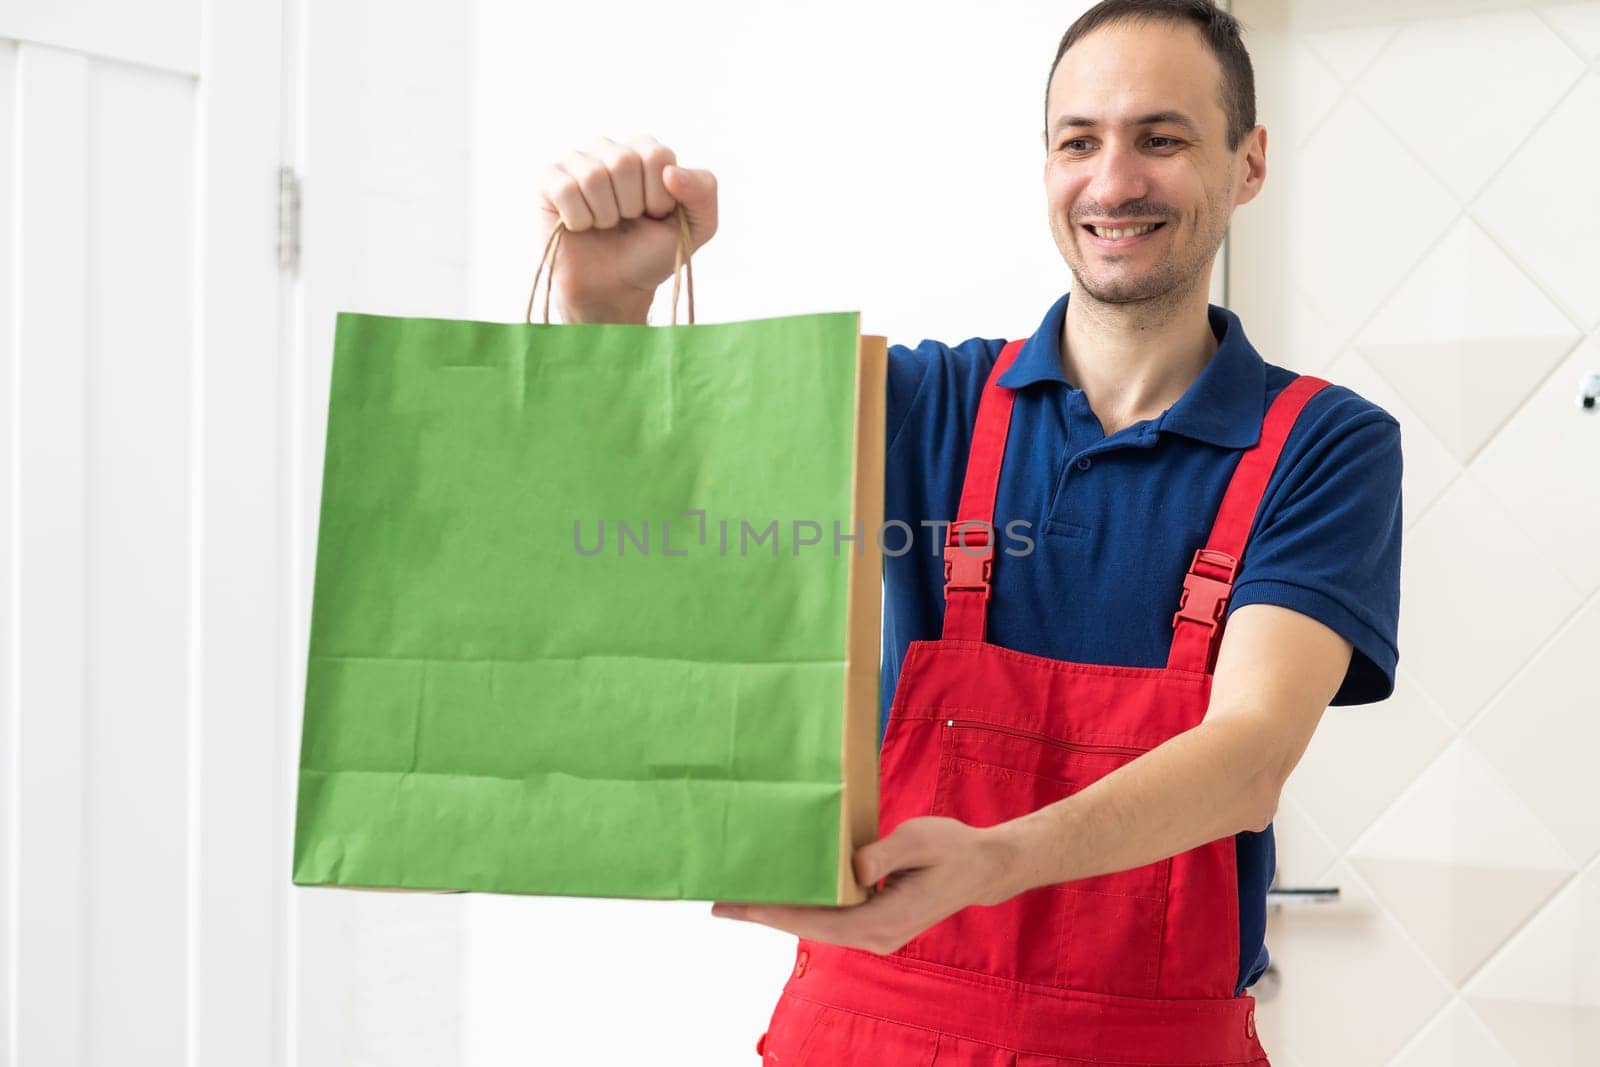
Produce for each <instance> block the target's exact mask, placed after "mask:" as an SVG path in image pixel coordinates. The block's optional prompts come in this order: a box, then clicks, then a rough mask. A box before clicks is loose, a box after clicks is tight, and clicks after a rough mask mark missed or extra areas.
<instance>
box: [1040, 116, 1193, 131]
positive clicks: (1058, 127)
mask: <svg viewBox="0 0 1600 1067" xmlns="http://www.w3.org/2000/svg"><path fill="white" fill-rule="evenodd" d="M1164 122H1170V123H1172V124H1173V125H1174V126H1182V127H1183V128H1184V129H1186V130H1188V131H1189V132H1190V133H1191V134H1192V135H1194V136H1196V137H1198V136H1200V126H1199V124H1198V123H1196V122H1195V121H1194V119H1191V118H1190V117H1189V116H1188V115H1185V114H1184V113H1183V112H1181V111H1152V112H1151V113H1150V114H1148V115H1140V116H1139V117H1138V118H1136V119H1134V120H1133V121H1131V122H1129V123H1128V125H1129V126H1155V125H1159V124H1161V123H1164ZM1097 125H1099V123H1097V122H1095V120H1094V119H1091V118H1086V117H1084V116H1083V115H1062V116H1061V117H1060V118H1058V119H1056V124H1055V126H1054V127H1053V128H1052V130H1051V132H1052V133H1060V132H1061V131H1062V130H1064V129H1067V128H1068V127H1071V126H1083V127H1087V128H1091V129H1092V128H1093V127H1095V126H1097Z"/></svg>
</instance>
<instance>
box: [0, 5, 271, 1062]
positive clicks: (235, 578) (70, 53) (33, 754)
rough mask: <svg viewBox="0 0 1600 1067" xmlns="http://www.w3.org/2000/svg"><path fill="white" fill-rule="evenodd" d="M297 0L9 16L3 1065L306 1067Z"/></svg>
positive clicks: (4, 178) (2, 94) (0, 936)
mask: <svg viewBox="0 0 1600 1067" xmlns="http://www.w3.org/2000/svg"><path fill="white" fill-rule="evenodd" d="M281 15H282V13H281V8H280V4H279V0H248V2H244V3H239V2H234V3H228V4H222V3H216V2H212V0H146V2H142V3H139V4H125V3H116V2H114V0H74V2H70V3H68V2H62V0H7V2H6V3H5V4H4V5H3V6H0V146H3V148H0V205H4V207H3V209H0V382H3V383H4V386H3V390H0V396H3V400H4V406H3V409H0V410H3V415H0V426H3V429H4V432H0V501H3V504H0V507H3V515H4V521H3V522H0V561H3V566H0V599H3V610H0V683H3V684H0V700H3V703H0V894H3V897H0V903H3V905H4V907H3V910H0V914H3V916H4V921H3V922H0V1063H3V1064H6V1065H8V1067H21V1065H29V1067H32V1065H45V1064H48V1065H51V1067H56V1065H60V1067H77V1065H89V1064H94V1065H98V1064H137V1065H143V1064H152V1065H153V1064H162V1065H167V1064H183V1063H191V1064H214V1063H228V1064H232V1065H249V1064H266V1063H269V1062H275V1061H278V1060H281V1058H282V1056H281V1048H277V1047H276V1046H278V1045H281V1038H280V1037H279V1036H278V1035H280V1034H281V1033H282V1031H283V1026H282V1025H281V1019H282V1016H283V1010H284V1009H283V1003H282V997H281V996H280V995H279V993H278V990H279V989H281V987H282V984H283V983H282V982H281V980H280V977H281V975H282V974H283V973H284V972H285V966H284V962H283V961H282V960H281V959H280V958H279V957H280V955H281V950H280V948H279V946H281V945H282V944H284V938H283V937H282V925H283V923H282V918H281V917H282V915H283V913H284V904H285V900H286V896H287V893H288V877H287V844H286V842H287V834H288V826H287V818H288V816H287V812H288V811H289V810H290V808H289V805H288V803H287V799H286V796H285V793H286V789H287V782H286V781H284V780H283V778H284V776H283V775H282V774H281V773H280V772H279V771H278V770H277V769H276V768H279V767H281V766H282V765H283V764H282V749H283V746H284V743H285V740H284V738H283V736H282V735H283V733H284V730H283V717H282V715H281V714H280V713H279V708H280V706H281V700H282V694H281V693H280V692H279V691H278V690H279V682H278V679H279V678H280V677H281V676H282V674H283V671H282V670H281V665H282V663H283V661H284V657H285V655H286V654H287V650H286V648H285V647H284V644H285V642H284V640H283V634H284V627H283V625H282V620H283V619H284V617H285V615H286V603H285V601H286V594H285V589H284V585H283V583H282V582H281V581H280V580H279V573H280V571H281V566H280V562H279V560H280V555H281V552H282V546H281V543H280V542H281V529H282V525H281V523H280V521H279V514H280V511H281V508H280V503H279V498H278V494H279V477H278V468H279V454H280V448H279V442H280V425H279V424H280V414H279V413H280V403H279V401H278V397H279V395H280V384H279V380H278V377H279V374H278V363H279V361H278V350H279V314H278V303H279V285H280V282H279V272H278V264H277V252H276V236H277V235H276V226H277V204H276V199H277V196H276V183H277V165H278V157H279V131H280V127H279V85H280V56H281V48H280V43H279V41H280V35H281Z"/></svg>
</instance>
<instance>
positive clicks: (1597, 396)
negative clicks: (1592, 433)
mask: <svg viewBox="0 0 1600 1067" xmlns="http://www.w3.org/2000/svg"><path fill="white" fill-rule="evenodd" d="M1578 407H1579V409H1581V410H1583V411H1587V412H1588V413H1589V414H1591V415H1593V414H1594V413H1595V412H1596V411H1600V371H1595V370H1592V371H1590V372H1588V373H1587V374H1585V375H1584V376H1583V380H1582V381H1581V382H1579V383H1578Z"/></svg>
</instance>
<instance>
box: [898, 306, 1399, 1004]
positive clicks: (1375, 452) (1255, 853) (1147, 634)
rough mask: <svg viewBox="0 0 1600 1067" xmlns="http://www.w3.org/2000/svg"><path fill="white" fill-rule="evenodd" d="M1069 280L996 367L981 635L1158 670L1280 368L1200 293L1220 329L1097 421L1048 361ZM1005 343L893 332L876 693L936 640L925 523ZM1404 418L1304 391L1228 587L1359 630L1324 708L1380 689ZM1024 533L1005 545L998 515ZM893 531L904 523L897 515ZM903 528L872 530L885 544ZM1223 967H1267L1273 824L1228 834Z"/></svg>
mask: <svg viewBox="0 0 1600 1067" xmlns="http://www.w3.org/2000/svg"><path fill="white" fill-rule="evenodd" d="M1070 296H1071V294H1070V293H1068V294H1065V295H1063V296H1061V297H1060V299H1058V300H1057V301H1056V302H1055V303H1054V305H1052V306H1051V308H1050V310H1049V312H1048V313H1047V314H1046V315H1045V317H1044V321H1043V322H1041V323H1040V324H1039V327H1038V329H1037V330H1035V331H1034V333H1033V335H1032V337H1031V338H1030V339H1029V340H1028V342H1027V344H1025V345H1024V346H1023V348H1022V351H1021V352H1019V353H1018V355H1017V359H1016V362H1015V363H1014V364H1013V365H1012V366H1011V368H1010V369H1009V370H1007V371H1006V373H1005V374H1003V375H1002V376H1001V378H1000V384H1002V385H1005V386H1007V387H1010V388H1014V389H1016V390H1017V396H1016V402H1015V405H1014V407H1013V409H1012V414H1011V432H1010V435H1009V437H1008V439H1007V442H1006V455H1005V464H1004V467H1003V469H1002V471H1001V476H1000V487H999V492H998V494H997V499H996V502H995V526H996V528H997V530H998V531H1000V541H999V548H1000V551H999V552H997V553H996V556H995V564H994V593H993V598H992V599H991V600H990V602H989V605H990V606H989V640H991V641H993V642H995V643H996V644H999V645H1003V646H1005V647H1007V648H1013V649H1017V650H1020V651H1022V652H1029V653H1033V654H1035V655H1040V656H1049V657H1051V658H1052V659H1066V660H1076V661H1080V662H1087V663H1107V664H1117V665H1123V666H1131V667H1162V666H1165V665H1166V662H1167V653H1168V651H1169V649H1170V647H1171V644H1172V613H1173V612H1174V611H1175V610H1177V605H1178V596H1179V593H1180V592H1181V591H1182V588H1183V576H1184V573H1185V572H1186V571H1187V569H1188V566H1189V561H1190V560H1191V559H1192V558H1193V555H1194V550H1195V549H1196V548H1199V547H1201V546H1203V545H1204V544H1205V543H1206V538H1207V535H1208V534H1209V533H1210V531H1211V526H1212V522H1213V521H1214V520H1215V518H1216V513H1217V508H1218V507H1219V505H1220V504H1221V502H1222V495H1223V492H1224V490H1225V489H1226V487H1227V484H1228V479H1229V477H1230V476H1231V475H1232V473H1233V470H1234V468H1235V467H1236V466H1237V465H1238V462H1239V457H1240V455H1241V454H1242V452H1241V450H1243V449H1245V448H1248V447H1249V446H1251V445H1253V444H1255V443H1256V441H1257V440H1258V439H1259V438H1260V434H1261V420H1262V417H1263V415H1264V414H1265V412H1266V409H1267V406H1268V405H1269V404H1270V403H1271V402H1272V400H1273V398H1274V397H1276V396H1277V394H1278V393H1279V392H1280V391H1281V390H1282V389H1283V387H1284V386H1285V385H1287V384H1288V383H1289V382H1290V381H1291V380H1292V379H1293V378H1294V377H1295V372H1294V371H1291V370H1288V369H1285V368H1283V367H1278V366H1274V365H1272V364H1270V363H1266V362H1264V361H1263V360H1262V358H1261V356H1260V355H1258V354H1257V353H1256V350H1255V349H1254V348H1253V347H1252V346H1251V344H1250V341H1249V340H1248V339H1247V338H1246V337H1245V334H1244V328H1243V327H1242V326H1241V325H1240V323H1239V318H1238V316H1237V315H1235V314H1234V313H1233V312H1231V311H1229V310H1228V309H1226V308H1222V307H1218V306H1216V305H1214V304H1213V305H1210V307H1209V311H1208V313H1209V316H1210V321H1211V330H1212V332H1213V333H1214V334H1215V335H1216V337H1217V339H1218V342H1219V346H1218V348H1217V351H1216V353H1215V354H1214V355H1213V356H1212V358H1211V361H1210V362H1209V363H1208V364H1207V365H1206V367H1205V369H1204V370H1203V371H1202V372H1201V373H1200V376H1199V377H1198V378H1196V379H1195V381H1194V382H1193V383H1192V384H1191V385H1190V386H1189V389H1188V391H1186V392H1185V393H1184V394H1183V396H1182V397H1180V398H1179V399H1178V401H1177V402H1176V403H1175V404H1173V405H1172V406H1171V407H1170V408H1168V409H1167V410H1166V411H1164V412H1162V413H1161V415H1159V416H1157V417H1156V418H1153V419H1146V420H1144V421H1142V422H1138V423H1134V424H1133V425H1131V426H1127V427H1124V428H1123V429H1121V430H1118V431H1117V432H1116V433H1114V434H1112V435H1111V436H1110V437H1106V436H1105V433H1104V431H1103V429H1102V428H1101V426H1100V423H1099V420H1098V419H1097V418H1096V417H1095V414H1094V412H1093V411H1092V410H1090V408H1089V404H1088V402H1087V400H1086V399H1085V397H1084V392H1083V390H1082V389H1079V388H1077V387H1076V386H1075V385H1073V384H1072V383H1071V382H1069V381H1068V380H1067V378H1066V375H1065V374H1064V372H1063V370H1062V364H1061V351H1060V340H1061V327H1062V323H1063V322H1064V320H1065V317H1066V311H1067V303H1068V300H1069V299H1070ZM1005 343H1006V342H1005V340H1004V339H995V338H978V337H975V338H972V339H970V340H967V341H963V342H962V343H960V344H959V345H956V346H954V347H951V346H948V345H944V344H941V343H939V342H937V341H923V342H922V343H921V344H919V345H917V346H916V347H915V348H910V347H907V346H904V345H891V346H890V348H889V371H888V401H887V426H886V433H887V441H888V450H887V453H886V457H885V493H884V504H885V515H884V517H885V520H886V521H887V520H899V521H900V522H903V523H905V524H906V526H907V527H909V529H910V531H911V532H912V533H913V535H914V538H913V540H912V542H911V544H910V546H909V550H908V551H905V552H904V553H903V554H899V555H887V554H886V557H885V559H884V583H885V601H884V626H883V686H882V694H883V707H882V718H881V721H880V730H879V737H880V741H881V738H882V732H883V728H884V727H885V726H886V724H887V722H888V715H889V704H890V700H891V699H892V697H893V694H894V688H895V683H896V682H897V681H898V679H899V677H900V666H901V664H902V663H903V662H904V660H905V655H906V648H907V646H908V645H909V644H910V643H911V642H912V641H917V640H935V639H937V638H938V637H939V634H940V629H941V627H942V624H943V619H944V593H943V590H944V573H943V563H942V543H943V542H942V530H940V529H936V528H935V527H933V526H931V525H926V524H929V523H936V522H948V521H950V520H951V519H953V518H954V517H955V511H956V505H957V502H958V500H959V499H960V495H961V482H962V477H963V475H964V474H965V471H966V459H967V449H968V446H969V445H970V443H971V439H972V427H973V421H974V419H975V417H976V415H977V409H978V398H979V395H980V394H981V393H982V391H983V385H984V381H985V379H986V378H987V377H988V374H989V371H990V370H991V369H992V368H993V366H994V361H995V359H996V358H998V356H999V354H1000V350H1001V348H1002V347H1004V345H1005ZM1400 476H1401V460H1400V426H1399V423H1398V422H1396V421H1395V419H1394V418H1393V417H1392V416H1391V415H1389V414H1388V412H1386V411H1384V410H1383V409H1382V408H1380V407H1378V406H1377V405H1376V404H1373V403H1372V402H1371V401H1368V400H1366V399H1364V398H1362V397H1361V396H1359V395H1357V394H1356V393H1354V392H1352V391H1351V390H1349V389H1347V388H1345V387H1343V386H1339V385H1331V386H1329V387H1328V388H1325V389H1323V390H1322V391H1320V392H1319V393H1317V394H1316V395H1315V396H1314V397H1312V398H1311V400H1310V401H1309V402H1308V403H1307V405H1306V407H1305V410H1304V411H1303V412H1302V413H1301V415H1300V417H1299V420H1298V421H1297V422H1296V424H1295V426H1294V429H1293V430H1292V432H1291V433H1290V434H1289V437H1288V440H1287V441H1286V442H1285V445H1284V449H1283V454H1282V457H1281V458H1280V459H1279V461H1278V465H1277V467H1276V469H1275V470H1274V472H1273V475H1272V478H1271V480H1270V482H1269V483H1268V485H1267V490H1266V495H1265V496H1264V497H1263V499H1262V504H1261V509H1260V511H1259V512H1258V514H1257V516H1256V520H1255V524H1254V526H1253V527H1252V530H1251V533H1250V539H1249V541H1248V543H1247V545H1246V548H1245V554H1244V558H1243V560H1242V562H1241V566H1240V570H1239V574H1238V577H1237V580H1236V581H1235V583H1234V587H1233V596H1232V599H1231V600H1230V601H1229V604H1228V612H1229V613H1230V614H1231V613H1232V612H1233V611H1235V610H1236V609H1238V608H1239V607H1240V606H1242V605H1244V604H1262V603H1264V604H1278V605H1280V606H1282V607H1286V608H1290V609H1292V610H1294V611H1298V612H1301V613H1302V614H1305V615H1309V616H1311V617H1312V618H1314V619H1317V620H1319V621H1321V622H1323V623H1325V624H1326V625H1328V626H1329V627H1331V628H1332V629H1334V630H1336V631H1337V632H1339V633H1340V634H1343V635H1344V636H1345V637H1346V638H1348V639H1349V640H1350V642H1351V644H1352V645H1354V646H1355V652H1354V654H1353V656H1352V657H1351V662H1350V668H1349V670H1348V672H1347V673H1346V675H1345V678H1344V682H1343V684H1342V685H1341V686H1340V688H1339V692H1338V694H1337V695H1336V696H1335V697H1334V699H1333V703H1334V704H1337V705H1343V704H1367V703H1371V702H1374V701H1379V700H1383V699H1384V698H1386V697H1388V696H1389V694H1390V693H1391V692H1393V690H1394V671H1395V663H1396V660H1397V657H1398V651H1397V648H1396V636H1397V630H1398V626H1399V615H1400V530H1401V511H1400ZM1015 520H1026V522H1027V523H1028V525H1027V526H1024V527H1016V528H1014V529H1015V530H1016V531H1017V532H1019V533H1023V534H1025V535H1026V536H1027V537H1029V538H1031V539H1032V540H1033V542H1034V544H1033V546H1032V548H1031V551H1029V554H1028V555H1026V556H1010V555H1007V554H1006V553H1005V549H1006V548H1007V547H1008V546H1010V547H1012V548H1014V549H1015V550H1016V551H1024V550H1027V546H1026V545H1023V544H1022V543H1021V542H1020V541H1015V540H1009V541H1008V540H1007V538H1006V534H1005V530H1006V526H1007V524H1008V523H1011V522H1013V521H1015ZM892 529H894V530H898V529H899V528H892ZM902 540H904V538H903V536H902V535H901V534H899V533H895V532H891V528H886V533H885V544H886V546H887V548H888V550H889V551H890V552H898V551H899V550H900V547H901V541H902ZM1236 844H1237V848H1236V853H1237V855H1238V863H1239V916H1240V923H1239V927H1240V931H1239V932H1240V953H1239V959H1240V961H1241V964H1240V973H1239V983H1238V987H1237V989H1236V992H1243V990H1244V989H1245V988H1246V987H1248V986H1249V985H1250V984H1252V983H1253V982H1255V980H1256V979H1257V978H1259V977H1260V975H1261V973H1262V972H1263V971H1264V970H1266V967H1267V958H1268V957H1267V950H1266V946H1265V944H1264V938H1265V933H1266V892H1267V887H1268V884H1269V883H1270V882H1271V880H1272V875H1273V868H1274V864H1275V853H1274V849H1273V837H1272V828H1271V827H1270V826H1269V827H1268V828H1267V829H1266V830H1265V831H1263V832H1261V833H1251V832H1245V833H1241V834H1239V835H1238V836H1237V841H1236Z"/></svg>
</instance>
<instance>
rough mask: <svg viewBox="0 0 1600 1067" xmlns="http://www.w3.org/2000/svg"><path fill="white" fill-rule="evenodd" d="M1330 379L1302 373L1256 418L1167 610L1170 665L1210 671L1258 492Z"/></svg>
mask: <svg viewBox="0 0 1600 1067" xmlns="http://www.w3.org/2000/svg"><path fill="white" fill-rule="evenodd" d="M1328 384H1329V383H1328V382H1326V381H1324V380H1323V379H1321V378H1316V377H1313V376H1311V375H1309V374H1302V375H1300V376H1299V377H1298V378H1296V379H1295V380H1294V381H1292V382H1290V383H1289V384H1288V385H1287V386H1285V387H1284V389H1283V391H1282V392H1280V393H1279V394H1278V396H1277V398H1276V399H1274V400H1273V402H1272V406H1271V407H1270V408H1268V409H1267V414H1266V418H1264V419H1263V420H1262V422H1261V439H1260V440H1259V441H1257V442H1256V443H1255V444H1254V445H1252V446H1251V447H1250V448H1248V449H1246V450H1245V453H1244V455H1243V456H1241V457H1240V458H1239V465H1238V466H1237V467H1235V468H1234V471H1233V477H1232V479H1231V480H1229V482H1228V488H1227V491H1226V492H1225V493H1224V494H1223V497H1222V506H1221V507H1219V508H1218V509H1217V518H1216V521H1215V522H1214V523H1213V524H1212V526H1211V535H1210V536H1209V537H1207V538H1206V544H1205V547H1204V548H1201V549H1197V550H1196V551H1195V554H1194V559H1193V560H1192V561H1190V563H1189V573H1188V574H1186V575H1184V578H1183V593H1182V595H1181V596H1180V597H1179V599H1178V611H1177V613H1176V614H1174V615H1173V616H1172V628H1173V634H1172V649H1171V651H1170V652H1169V653H1168V655H1167V668H1168V669H1169V670H1186V671H1195V672H1197V673H1201V674H1210V673H1211V671H1212V669H1213V668H1214V667H1215V666H1216V662H1217V649H1218V647H1220V646H1221V644H1222V629H1223V625H1224V620H1225V618H1226V616H1227V611H1228V597H1229V596H1230V595H1231V594H1232V593H1233V579H1234V577H1235V576H1236V575H1237V574H1238V573H1239V561H1240V560H1241V559H1243V558H1244V550H1245V542H1246V541H1247V540H1248V539H1249V537H1250V528H1251V527H1252V526H1253V525H1254V524H1255V518H1256V512H1257V511H1259V510H1260V507H1261V498H1262V496H1263V495H1264V494H1265V493H1266V491H1267V482H1268V481H1269V480H1270V479H1271V477H1272V471H1273V468H1274V467H1276V466H1277V465H1278V457H1279V455H1281V454H1282V452H1283V443H1284V441H1286V440H1288V437H1289V431H1290V430H1291V429H1293V428H1294V424H1295V420H1296V419H1298V418H1299V417H1300V412H1301V411H1302V410H1304V409H1305V406H1306V401H1308V400H1310V399H1311V398H1312V397H1313V396H1315V395H1316V394H1317V393H1318V392H1320V391H1321V390H1322V389H1324V388H1326V387H1327V385H1328Z"/></svg>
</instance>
